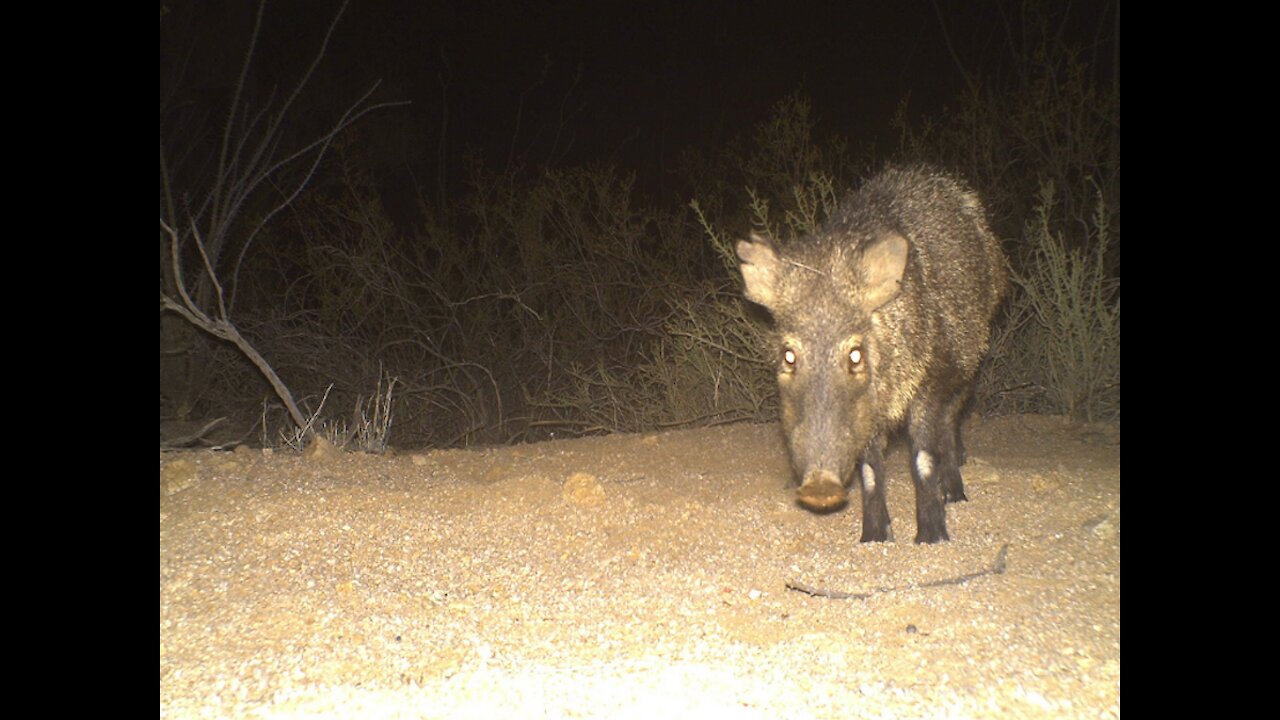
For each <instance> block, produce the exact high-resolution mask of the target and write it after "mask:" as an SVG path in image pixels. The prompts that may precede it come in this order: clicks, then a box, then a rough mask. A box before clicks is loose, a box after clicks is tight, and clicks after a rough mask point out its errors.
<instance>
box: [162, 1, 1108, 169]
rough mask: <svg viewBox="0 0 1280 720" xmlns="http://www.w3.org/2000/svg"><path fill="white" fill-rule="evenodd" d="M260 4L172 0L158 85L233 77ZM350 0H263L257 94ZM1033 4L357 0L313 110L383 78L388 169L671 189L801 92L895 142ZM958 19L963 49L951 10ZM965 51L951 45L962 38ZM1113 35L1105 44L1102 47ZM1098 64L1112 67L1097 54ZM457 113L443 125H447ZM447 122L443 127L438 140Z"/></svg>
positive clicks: (830, 120) (372, 140)
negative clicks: (904, 125)
mask: <svg viewBox="0 0 1280 720" xmlns="http://www.w3.org/2000/svg"><path fill="white" fill-rule="evenodd" d="M1116 2H1118V0H1090V1H1089V2H1085V3H1075V4H1072V5H1071V6H1070V7H1071V8H1072V9H1071V13H1070V14H1069V15H1068V16H1067V18H1066V20H1065V21H1064V23H1063V24H1062V26H1061V27H1060V31H1061V32H1062V33H1064V35H1066V36H1068V37H1071V38H1074V39H1076V41H1077V42H1079V43H1080V44H1081V45H1082V46H1084V47H1086V48H1087V49H1088V51H1090V52H1092V51H1094V50H1098V49H1099V48H1101V47H1102V45H1103V43H1097V42H1096V41H1097V38H1096V37H1094V36H1095V35H1096V34H1097V33H1098V32H1099V29H1100V28H1102V29H1104V30H1106V31H1107V32H1113V30H1114V29H1113V28H1112V27H1109V26H1108V24H1107V23H1106V22H1104V21H1103V20H1104V18H1113V17H1114V15H1115V3H1116ZM256 5H257V4H256V3H255V2H247V1H245V2H225V1H224V2H212V1H208V0H203V1H202V0H165V2H164V3H162V7H163V8H165V14H164V15H162V18H161V77H162V83H161V85H162V96H163V95H164V89H165V82H166V81H165V80H164V78H165V76H166V71H167V69H170V68H172V67H173V66H174V58H176V57H178V52H189V53H190V57H191V63H190V65H189V66H188V70H187V73H186V75H185V76H184V79H183V90H182V93H181V95H182V96H183V97H186V98H191V97H195V98H200V99H202V100H208V99H209V98H213V97H218V96H219V95H220V94H223V96H225V93H226V92H227V89H228V88H229V87H230V86H231V85H232V84H233V83H234V80H235V77H236V74H237V72H238V70H239V66H240V63H241V61H242V59H243V53H244V48H245V47H246V43H247V40H248V36H249V30H250V28H251V27H252V22H253V18H254V15H255V12H256ZM340 5H341V2H340V1H339V0H270V1H269V2H268V3H267V6H266V12H265V15H264V21H263V22H264V25H263V30H262V33H261V37H260V39H259V46H258V55H257V56H256V58H255V64H254V66H253V68H252V70H251V79H252V85H251V94H255V95H257V96H258V97H265V94H266V93H267V92H269V91H270V89H271V87H272V86H273V85H278V86H279V87H281V88H290V87H292V84H293V83H295V82H296V79H297V78H298V77H299V76H300V75H301V73H302V71H303V69H304V68H305V65H306V63H308V62H310V60H311V58H312V57H313V56H314V53H315V51H316V50H317V49H318V47H319V45H320V43H321V41H322V39H323V37H324V33H325V30H326V27H327V26H328V24H329V22H330V21H331V20H332V18H333V16H334V14H335V12H336V11H337V9H338V8H339V6H340ZM1023 6H1024V3H1023V2H1021V0H1019V1H1017V2H980V3H973V2H965V3H956V2H946V0H938V3H937V7H935V4H934V3H933V2H929V1H927V0H903V1H897V2H890V1H885V2H856V1H850V0H844V1H833V0H811V1H807V2H776V1H775V2H762V1H758V0H732V1H725V0H712V1H704V2H694V1H692V0H683V1H675V2H671V1H667V0H650V1H648V2H608V1H601V0H595V1H582V0H562V1H558V2H522V1H516V0H456V1H453V2H441V1H439V0H424V1H421V2H406V1H404V0H354V1H353V2H351V3H350V4H349V5H348V7H347V8H346V11H345V13H344V15H343V17H342V19H341V21H340V22H339V24H338V26H337V29H336V31H335V33H334V36H333V40H332V42H331V45H330V48H329V51H328V52H327V54H326V56H325V59H324V61H323V64H322V65H321V67H320V69H319V70H318V71H317V74H316V76H315V78H314V79H313V80H312V83H311V85H310V87H309V91H308V93H307V94H306V96H305V102H304V104H303V105H302V106H300V107H302V108H303V113H302V120H300V123H302V124H305V123H306V122H310V123H315V124H316V127H317V128H320V126H321V124H322V123H323V122H326V121H331V119H332V118H336V117H337V115H338V114H339V113H340V112H341V111H342V109H343V108H345V107H346V106H347V105H348V104H349V103H350V102H352V101H354V99H355V98H357V97H359V95H360V94H361V93H363V92H364V90H366V89H367V88H368V87H369V86H370V85H372V84H373V82H374V81H376V80H379V79H380V80H381V81H382V84H381V86H380V88H379V90H378V92H377V94H376V95H375V96H374V99H376V100H379V101H391V100H410V101H412V104H411V105H410V106H408V107H404V108H396V109H391V110H383V111H379V112H377V113H374V114H373V115H370V116H368V117H367V118H365V119H363V120H361V122H360V125H359V126H358V127H359V129H360V131H361V137H362V141H363V142H364V143H366V145H367V151H368V153H369V159H370V162H371V163H373V164H374V165H376V166H378V167H380V168H381V169H382V170H381V172H382V173H383V180H384V182H385V181H386V180H390V179H392V178H395V177H401V176H403V175H404V173H406V172H412V173H414V174H415V175H416V176H417V177H419V178H421V177H424V176H425V177H428V178H430V177H435V176H436V174H437V171H438V166H439V164H440V161H439V158H440V157H441V155H442V147H443V156H444V157H445V158H446V161H445V165H447V166H448V172H449V173H450V174H456V173H458V172H460V169H461V162H460V160H461V158H462V157H463V155H464V154H466V153H470V154H472V155H478V156H479V157H481V158H482V159H484V161H485V162H486V164H487V165H488V166H490V167H494V168H502V167H504V166H506V165H507V164H508V162H509V161H512V160H513V161H516V162H518V163H521V164H523V165H525V166H526V167H529V166H541V165H560V166H568V165H579V164H582V163H586V162H611V163H613V165H614V166H615V167H617V168H619V169H621V170H624V171H635V172H636V173H637V174H638V175H639V177H640V187H641V188H642V189H644V188H647V189H649V190H655V189H656V190H659V191H661V189H662V187H663V185H664V183H665V182H666V181H665V179H664V178H666V177H668V174H669V172H670V171H671V170H672V168H673V166H674V163H675V162H676V159H677V158H678V156H679V154H680V153H681V152H682V151H684V150H686V149H689V148H697V149H701V150H704V151H711V150H714V149H716V148H718V147H721V146H723V145H724V143H726V142H727V141H728V140H729V139H730V138H732V137H734V136H737V135H741V134H742V133H745V132H749V131H750V129H751V128H752V127H753V126H754V125H756V124H758V123H760V122H761V121H762V120H764V119H765V118H766V117H767V116H768V111H769V108H770V107H771V106H772V105H774V104H775V103H776V102H778V101H779V100H780V99H781V98H783V97H784V96H786V95H788V94H789V93H793V92H796V91H801V92H803V93H804V94H805V95H807V97H808V98H810V100H811V101H812V106H813V112H814V114H815V116H816V118H817V119H818V122H819V128H820V130H825V131H827V132H834V133H838V134H840V135H843V136H844V137H846V138H848V139H849V140H850V141H851V143H852V146H853V148H854V149H855V150H857V149H860V148H865V147H866V146H868V144H869V143H872V142H875V144H876V147H877V150H878V155H879V157H881V158H885V157H887V156H888V154H890V153H891V152H892V151H893V149H894V148H895V146H896V142H897V138H896V136H895V135H894V134H893V133H892V132H891V131H890V125H889V123H890V120H891V118H892V117H893V114H894V111H895V109H896V108H897V107H898V105H899V103H900V102H901V101H902V100H903V99H904V98H906V97H908V96H909V97H910V105H909V108H910V111H911V114H912V115H913V116H919V115H921V114H936V113H937V112H938V111H939V110H940V109H941V108H942V107H943V106H944V105H945V104H947V103H948V102H953V101H954V98H955V93H956V92H957V91H958V90H959V89H960V88H961V87H962V86H963V82H964V81H963V78H962V75H961V73H960V70H959V66H958V65H957V60H956V58H959V61H960V62H962V63H964V64H965V67H966V69H968V70H970V71H973V72H977V73H980V74H981V75H983V76H984V77H995V76H997V75H998V74H1000V73H1003V72H1007V71H1008V65H1009V63H1008V57H1009V52H1010V49H1011V43H1017V42H1019V36H1020V34H1021V32H1022V18H1021V14H1022V12H1023ZM944 24H945V28H946V33H947V34H948V35H949V37H950V43H951V48H950V49H949V47H948V42H947V39H946V38H945V37H944V32H943V28H944ZM953 51H954V56H953ZM1108 53H1109V51H1107V50H1100V51H1099V55H1101V56H1102V57H1103V59H1104V60H1109V56H1108ZM1098 72H1106V73H1109V72H1110V69H1109V68H1103V67H1099V68H1098ZM446 121H447V128H446V127H445V125H444V123H445V122H446ZM442 128H445V130H446V132H445V133H444V142H443V143H442V142H441V136H442V133H441V131H442Z"/></svg>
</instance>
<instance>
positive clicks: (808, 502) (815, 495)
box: [796, 479, 849, 513]
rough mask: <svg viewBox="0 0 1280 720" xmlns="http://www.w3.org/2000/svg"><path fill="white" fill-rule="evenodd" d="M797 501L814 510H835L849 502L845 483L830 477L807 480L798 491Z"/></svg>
mask: <svg viewBox="0 0 1280 720" xmlns="http://www.w3.org/2000/svg"><path fill="white" fill-rule="evenodd" d="M796 502H798V503H800V505H801V506H802V507H805V508H808V509H809V510H812V511H813V512H820V513H828V512H835V511H836V510H839V509H840V508H842V507H844V506H845V505H846V504H847V503H848V502H849V494H848V493H847V492H845V490H844V485H841V484H840V483H838V482H834V481H832V480H828V479H822V480H818V481H814V482H807V483H805V484H803V485H801V486H800V490H799V491H797V493H796Z"/></svg>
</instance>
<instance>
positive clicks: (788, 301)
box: [737, 167, 1009, 543]
mask: <svg viewBox="0 0 1280 720" xmlns="http://www.w3.org/2000/svg"><path fill="white" fill-rule="evenodd" d="M737 251H738V258H739V260H740V265H739V266H740V268H741V270H742V279H743V282H744V285H745V288H746V293H745V294H746V297H747V299H749V300H751V301H752V302H755V303H757V304H759V305H761V306H763V307H764V308H766V309H767V310H769V312H770V314H771V315H772V316H773V320H774V325H775V329H776V337H777V346H776V355H777V361H778V389H779V394H780V396H781V401H782V427H783V431H784V433H785V435H786V439H787V447H788V450H789V452H790V455H791V463H792V466H793V467H794V469H795V474H796V477H797V478H798V479H799V480H800V483H801V484H800V489H799V492H798V497H797V499H798V501H799V502H800V503H801V504H802V505H804V506H806V507H808V508H809V509H812V510H817V511H828V510H834V509H837V508H839V507H841V506H843V505H844V504H845V502H846V499H847V496H846V491H845V488H846V486H847V485H848V483H849V482H850V481H851V480H852V478H853V476H854V473H855V471H856V472H857V475H858V478H859V480H860V481H861V488H862V538H861V539H862V541H863V542H868V541H883V540H889V539H891V537H892V534H891V531H890V527H889V511H888V509H887V508H886V506H885V490H884V486H885V482H884V481H885V474H884V452H885V445H886V442H887V439H888V436H889V434H890V433H892V432H894V431H896V430H897V429H898V428H900V427H902V426H903V425H905V426H906V428H907V434H908V437H909V439H910V449H911V456H910V458H911V460H910V464H911V476H912V479H914V480H915V490H916V542H918V543H933V542H939V541H941V540H948V539H949V536H948V535H947V517H946V503H947V502H953V501H957V500H965V499H966V498H965V494H964V483H963V481H962V480H961V478H960V465H961V464H963V463H964V460H965V457H964V446H963V444H962V443H961V440H960V419H961V417H960V416H961V413H962V410H963V409H964V406H965V405H966V403H967V402H968V400H969V397H970V395H971V394H972V391H973V381H974V377H975V376H976V375H977V372H978V366H979V364H980V363H981V362H982V359H983V356H984V355H985V354H986V351H987V345H988V342H989V338H990V328H991V321H992V318H993V317H994V316H995V313H996V309H997V307H998V306H999V304H1000V302H1001V300H1002V299H1003V298H1004V295H1005V293H1006V291H1007V288H1008V285H1009V281H1008V277H1007V274H1006V270H1005V260H1004V256H1003V254H1002V252H1001V250H1000V243H999V241H998V240H997V239H996V237H995V235H993V234H992V232H991V229H990V228H989V227H988V225H987V220H986V216H985V212H984V210H983V208H982V204H981V202H980V201H979V199H978V197H977V195H976V194H974V192H973V191H972V190H970V189H969V188H968V187H967V186H966V185H965V184H964V183H962V182H960V181H959V180H956V179H955V178H952V177H950V176H948V175H945V174H943V173H941V172H939V171H937V170H933V169H930V168H926V167H911V168H890V169H888V170H885V171H884V172H882V173H881V174H880V175H878V176H876V177H874V178H872V179H871V180H868V181H867V182H866V183H865V184H864V185H863V186H862V187H861V189H859V190H858V191H857V192H855V193H853V194H851V195H850V196H849V197H848V198H846V199H845V200H844V201H843V202H842V203H841V205H840V207H839V209H838V210H837V211H836V212H835V213H834V214H833V215H832V217H831V218H830V219H829V221H828V222H827V224H826V225H825V226H824V227H823V228H822V229H821V230H820V231H819V232H818V233H816V234H814V235H812V236H809V237H804V238H799V239H797V240H795V241H793V242H790V243H787V244H785V245H783V244H777V243H774V242H773V241H772V240H770V239H768V238H765V237H761V236H760V235H758V234H755V233H752V235H751V239H750V240H741V241H739V242H738V245H737Z"/></svg>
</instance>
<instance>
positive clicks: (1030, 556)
mask: <svg viewBox="0 0 1280 720" xmlns="http://www.w3.org/2000/svg"><path fill="white" fill-rule="evenodd" d="M966 445H967V446H968V448H969V455H970V460H969V463H968V465H966V466H965V482H966V489H967V491H968V495H969V498H970V499H969V502H964V503H957V504H954V505H949V506H948V510H947V513H948V529H949V531H950V534H951V537H952V540H951V542H949V543H945V544H941V545H933V546H917V545H915V544H913V543H911V542H910V539H911V538H913V537H914V536H915V527H914V525H915V514H914V500H913V496H912V489H911V481H910V477H909V476H908V474H907V465H906V457H905V452H904V451H903V449H902V448H901V447H895V448H894V449H893V450H892V452H891V453H890V455H889V457H888V460H887V462H886V469H887V472H888V474H889V483H890V484H889V490H888V492H889V511H890V515H891V517H892V518H893V520H894V532H895V535H896V537H897V538H898V542H896V543H871V544H860V543H858V542H857V538H858V532H859V524H860V521H861V518H860V517H859V511H858V509H857V503H856V502H855V503H853V508H852V509H850V510H846V511H844V512H840V513H835V514H830V515H815V514H812V513H809V512H807V511H805V510H803V509H801V508H799V507H798V506H797V505H796V504H795V503H794V489H790V488H787V487H785V486H784V483H785V480H786V478H787V476H788V472H789V470H788V466H787V463H786V459H785V451H784V448H783V445H782V441H781V437H780V436H779V431H778V428H777V426H776V425H736V426H730V427H722V428H710V429H700V430H689V431H681V432H671V433H663V434H649V435H617V436H611V437H600V438H586V439H578V440H569V441H557V442H548V443H540V444H535V445H522V446H516V447H503V448H490V449H483V450H468V451H461V450H457V451H426V452H422V453H410V452H405V453H401V454H397V455H394V456H383V457H378V456H367V455H354V454H344V453H338V452H334V451H332V450H331V449H330V450H324V449H321V450H320V451H318V452H314V453H309V454H307V455H305V456H300V455H296V454H293V453H287V452H279V451H277V452H274V453H264V452H263V451H261V450H249V449H247V448H242V449H240V450H238V451H236V452H234V453H214V452H208V451H180V452H162V453H161V454H160V716H161V717H162V718H205V717H208V718H220V717H233V718H240V717H247V718H322V717H323V718H346V717H358V718H491V717H503V718H655V717H662V714H664V713H665V714H668V715H674V716H675V717H695V716H696V717H725V718H849V717H853V718H861V717H868V718H874V717H959V718H968V717H973V718H978V717H981V718H987V717H1029V718H1036V717H1053V718H1061V717H1088V718H1094V717H1116V716H1118V715H1119V713H1120V448H1119V428H1118V426H1104V427H1087V428H1080V427H1073V426H1070V425H1068V424H1066V423H1065V422H1064V421H1062V420H1060V419H1058V418H1049V417H1037V416H1017V417H1010V418H998V419H987V420H981V419H975V420H974V421H972V422H971V423H970V426H969V427H968V432H967V435H966ZM1005 546H1007V555H1006V557H1005V562H1004V564H1003V570H1004V572H1002V573H988V574H982V575H977V573H980V572H982V571H984V570H991V569H992V568H993V566H995V565H997V562H996V561H997V556H998V555H999V554H1000V551H1001V549H1002V548H1004V547H1005ZM969 575H976V576H975V577H971V578H968V579H967V580H963V581H960V580H959V579H961V578H965V577H966V576H969ZM947 581H956V582H951V583H947ZM788 582H791V583H796V584H803V585H806V586H809V587H814V588H822V589H825V590H829V591H832V592H836V593H864V594H866V595H867V596H866V597H865V598H861V599H835V598H832V597H815V596H812V595H809V594H805V593H803V592H798V591H795V590H790V589H788V586H787V583H788ZM940 583H941V584H940Z"/></svg>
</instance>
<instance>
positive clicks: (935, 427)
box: [908, 400, 964, 543]
mask: <svg viewBox="0 0 1280 720" xmlns="http://www.w3.org/2000/svg"><path fill="white" fill-rule="evenodd" d="M948 409H949V406H948V404H942V405H938V404H934V403H930V402H928V401H927V400H922V401H921V402H920V403H918V404H917V405H916V407H915V408H913V409H912V412H911V418H910V420H909V422H908V433H909V435H910V437H911V443H910V447H911V458H910V462H911V479H912V480H914V481H915V486H916V542H918V543H936V542H941V541H943V540H950V539H951V537H950V536H949V535H947V506H946V500H945V495H944V492H943V488H944V487H951V488H952V489H955V488H959V492H960V494H961V495H962V496H963V495H964V487H963V484H962V483H961V481H960V468H959V467H957V466H956V464H955V463H956V447H955V441H956V434H955V431H954V429H953V428H952V427H951V425H950V423H949V422H948V419H949V417H950V415H949V413H948Z"/></svg>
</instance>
